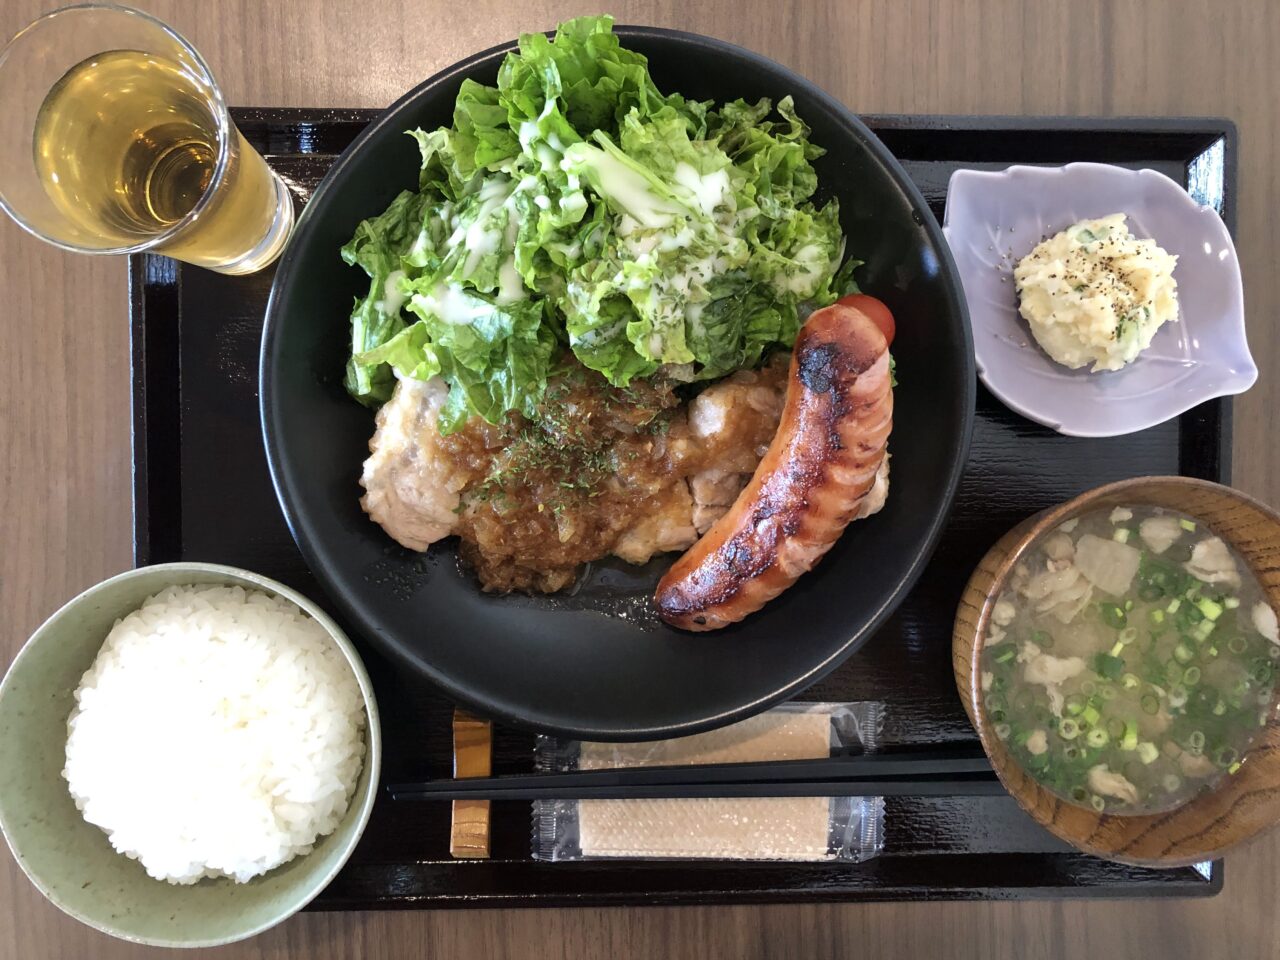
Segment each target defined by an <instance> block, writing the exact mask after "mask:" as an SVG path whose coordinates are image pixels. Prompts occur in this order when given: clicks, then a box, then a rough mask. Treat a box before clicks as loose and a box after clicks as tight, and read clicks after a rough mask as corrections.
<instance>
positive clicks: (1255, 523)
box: [951, 477, 1280, 867]
mask: <svg viewBox="0 0 1280 960" xmlns="http://www.w3.org/2000/svg"><path fill="white" fill-rule="evenodd" d="M1140 505H1150V506H1160V507H1166V508H1168V509H1171V510H1178V511H1181V512H1183V513H1187V514H1190V515H1191V516H1193V517H1196V518H1197V519H1199V520H1202V521H1204V522H1205V523H1206V524H1208V526H1209V527H1211V528H1212V530H1213V532H1214V533H1216V534H1217V535H1218V536H1220V537H1222V538H1223V539H1224V540H1226V541H1227V542H1228V543H1229V544H1231V545H1232V546H1233V547H1235V549H1236V550H1237V552H1239V554H1240V555H1241V556H1242V557H1244V559H1245V561H1246V562H1247V563H1248V565H1249V567H1250V568H1251V569H1252V571H1253V573H1254V575H1255V576H1256V577H1257V578H1258V580H1259V581H1260V582H1261V584H1262V587H1263V591H1264V593H1265V594H1266V598H1267V600H1268V602H1269V603H1270V604H1271V606H1272V608H1274V609H1278V610H1280V513H1277V512H1276V511H1274V510H1272V509H1271V508H1270V507H1268V506H1265V505H1264V504H1262V503H1259V502H1258V501H1257V500H1254V499H1253V498H1252V497H1249V496H1246V495H1245V494H1243V493H1239V492H1237V491H1235V490H1232V489H1231V488H1230V487H1224V486H1222V485H1220V484H1216V483H1209V482H1207V481H1204V480H1193V479H1190V478H1188V477H1138V478H1135V479H1132V480H1121V481H1120V482H1118V483H1111V484H1107V485H1106V486H1103V487H1098V488H1097V489H1095V490H1091V491H1089V492H1088V493H1084V494H1081V495H1080V496H1078V497H1076V498H1075V499H1074V500H1070V501H1068V502H1066V503H1064V504H1062V505H1060V506H1057V507H1053V508H1051V509H1049V510H1045V511H1043V512H1041V513H1039V514H1037V515H1035V516H1033V517H1030V518H1028V519H1027V520H1025V521H1023V522H1022V523H1021V524H1019V525H1018V526H1017V527H1015V528H1014V529H1012V530H1010V531H1009V532H1008V533H1007V534H1005V535H1004V536H1003V537H1002V538H1001V539H1000V540H999V542H997V543H996V545H995V546H993V547H992V548H991V549H990V550H989V551H988V552H987V555H986V556H985V557H983V558H982V562H981V563H979V564H978V568H977V569H976V570H975V571H974V573H973V576H972V577H971V578H970V579H969V583H968V584H967V585H966V586H965V590H964V594H963V596H962V598H961V600H960V607H959V609H958V610H957V611H956V621H955V630H954V633H953V637H952V647H951V657H952V667H953V669H954V671H955V678H956V687H957V688H958V690H959V691H960V699H961V701H962V702H963V703H964V706H965V710H966V711H967V712H968V714H969V720H970V721H971V722H972V723H973V726H974V729H975V730H977V731H978V736H979V738H980V739H981V740H982V746H983V749H985V750H986V752H987V756H988V757H989V758H990V759H991V765H992V766H993V767H994V768H995V771H996V774H997V775H998V776H999V777H1000V781H1001V783H1003V784H1004V786H1005V788H1006V789H1007V790H1008V791H1009V793H1011V794H1012V795H1013V797H1014V798H1015V799H1016V800H1017V801H1018V803H1019V804H1021V805H1022V807H1023V809H1024V810H1026V811H1027V812H1028V813H1029V814H1031V816H1032V817H1034V818H1035V819H1036V820H1038V821H1039V822H1040V823H1041V824H1043V825H1044V826H1045V827H1046V828H1048V829H1049V831H1050V832H1052V833H1053V834H1055V835H1056V836H1058V837H1060V838H1062V839H1063V840H1065V841H1066V842H1067V843H1070V844H1071V845H1073V846H1075V847H1078V848H1080V849H1081V850H1084V851H1086V852H1088V853H1092V854H1096V855H1098V856H1100V857H1107V858H1108V859H1111V860H1119V861H1121V862H1123V863H1132V864H1137V865H1140V866H1154V867H1175V866H1185V865H1187V864H1192V863H1199V862H1201V861H1204V860H1211V859H1213V858H1215V857H1217V856H1219V855H1220V854H1221V853H1222V852H1223V851H1225V850H1227V849H1228V848H1230V847H1233V846H1235V845H1236V844H1239V843H1243V842H1244V841H1246V840H1250V839H1252V838H1254V837H1256V836H1257V835H1258V834H1260V833H1261V832H1262V831H1263V830H1265V829H1266V828H1267V827H1270V826H1272V825H1273V824H1275V823H1277V822H1280V711H1277V710H1276V709H1275V704H1274V700H1273V708H1272V712H1271V718H1270V720H1269V721H1268V722H1267V725H1266V727H1264V728H1263V729H1262V731H1261V732H1260V733H1259V734H1258V737H1257V739H1256V740H1254V742H1253V744H1252V746H1251V747H1250V748H1249V750H1248V752H1247V753H1246V754H1245V758H1244V761H1243V763H1242V764H1241V767H1240V769H1239V770H1238V771H1237V772H1236V773H1235V774H1233V775H1230V776H1227V777H1224V778H1223V780H1222V781H1221V783H1219V785H1218V786H1217V787H1216V788H1215V789H1214V790H1213V791H1211V792H1209V793H1206V794H1201V795H1200V796H1198V797H1195V798H1194V799H1192V800H1190V801H1188V802H1187V803H1186V804H1184V805H1182V806H1180V807H1178V808H1176V809H1174V810H1171V811H1166V812H1164V813H1158V814H1151V815H1146V816H1132V815H1123V814H1100V813H1097V812H1096V811H1095V810H1093V808H1092V807H1081V806H1077V805H1076V804H1073V803H1069V802H1067V801H1065V800H1062V799H1060V798H1058V797H1057V796H1055V795H1054V794H1052V793H1050V792H1049V791H1048V790H1046V789H1045V788H1044V787H1042V786H1040V784H1038V783H1037V782H1036V781H1035V780H1034V779H1033V778H1032V777H1031V775H1030V774H1028V773H1026V772H1025V771H1024V770H1023V769H1022V767H1021V766H1020V765H1019V764H1018V762H1017V760H1015V759H1014V757H1013V756H1012V755H1011V754H1010V752H1009V751H1008V750H1007V749H1006V747H1005V745H1004V743H1003V742H1002V741H1001V740H1000V739H999V738H998V737H997V736H996V735H995V732H994V729H993V724H992V723H991V720H990V718H989V717H988V716H987V715H986V709H985V707H984V706H983V697H982V692H981V681H980V672H981V671H980V668H979V664H980V662H981V658H982V645H983V638H984V637H986V635H987V627H988V622H989V620H990V618H991V610H992V607H994V606H995V601H996V598H997V597H998V596H999V595H1000V594H1001V593H1002V592H1003V591H1004V588H1005V583H1006V581H1007V580H1008V578H1009V575H1010V572H1011V571H1012V570H1013V568H1014V566H1015V565H1016V564H1017V563H1018V561H1019V560H1020V559H1021V558H1022V556H1023V555H1024V554H1025V553H1026V552H1027V549H1028V548H1029V547H1030V546H1031V544H1032V543H1034V542H1035V541H1036V540H1037V539H1038V538H1039V537H1040V536H1041V535H1042V534H1044V533H1047V532H1049V531H1051V530H1053V529H1054V528H1056V527H1057V526H1059V525H1060V524H1062V523H1064V522H1065V521H1067V520H1070V519H1072V518H1073V517H1077V516H1079V515H1081V514H1083V513H1086V512H1088V511H1090V510H1094V509H1096V508H1100V507H1116V506H1140Z"/></svg>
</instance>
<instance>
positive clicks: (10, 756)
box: [0, 563, 381, 947]
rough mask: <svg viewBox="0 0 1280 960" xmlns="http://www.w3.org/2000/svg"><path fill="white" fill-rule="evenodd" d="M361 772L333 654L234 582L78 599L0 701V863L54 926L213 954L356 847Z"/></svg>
mask: <svg viewBox="0 0 1280 960" xmlns="http://www.w3.org/2000/svg"><path fill="white" fill-rule="evenodd" d="M380 760H381V737H380V733H379V727H378V708H377V703H376V702H375V700H374V694H373V687H372V685H371V684H370V682H369V677H368V674H367V673H366V672H365V669H364V666H363V664H362V663H361V662H360V657H359V655H358V654H357V653H356V651H355V648H354V647H353V646H352V644H351V641H350V640H348V639H347V637H346V636H345V635H344V634H343V632H342V630H341V629H340V628H339V627H338V626H337V625H336V624H335V623H334V622H333V621H332V620H331V619H329V617H328V616H327V615H326V614H325V613H324V612H323V611H322V610H321V609H320V608H319V607H317V606H316V605H315V604H314V603H312V602H311V601H310V600H308V599H307V598H306V597H303V596H302V595H300V594H298V593H297V592H295V591H293V590H291V589H289V588H288V587H286V586H284V585H283V584H280V583H276V582H275V581H273V580H269V579H267V578H266V577H261V576H258V575H257V574H254V573H250V572H248V571H245V570H238V569H236V568H234V567H225V566H218V565H215V564H206V563H172V564H160V565H157V566H152V567H143V568H140V569H137V570H131V571H129V572H127V573H122V574H120V575H119V576H116V577H112V578H111V579H109V580H106V581H104V582H102V583H100V584H98V585H97V586H95V587H91V588H90V589H88V590H86V591H85V592H84V593H82V594H80V596H78V597H76V598H75V599H74V600H72V601H71V602H70V603H68V604H66V605H65V606H64V607H62V609H60V610H58V611H57V612H56V613H55V614H54V615H53V616H51V617H50V618H49V619H48V620H47V621H46V622H45V623H44V624H43V625H42V626H41V627H40V629H38V630H37V631H36V632H35V634H34V635H33V636H32V637H31V639H30V640H29V641H27V643H26V645H25V646H24V647H23V648H22V650H21V651H20V652H19V653H18V656H17V658H16V659H15V660H14V662H13V664H12V665H11V666H10V668H9V671H8V673H7V674H6V675H5V677H4V681H3V683H0V770H3V771H4V773H5V775H4V777H3V778H0V829H2V830H3V832H4V836H5V839H6V840H7V841H8V843H9V847H10V849H11V850H12V851H13V854H14V856H15V858H16V859H17V861H18V864H19V865H20V866H21V867H22V869H23V870H24V871H25V872H26V874H27V876H28V877H29V878H30V879H31V881H32V882H33V883H34V884H35V885H36V886H37V887H38V888H39V889H40V891H41V892H42V893H43V894H44V895H45V896H46V897H48V898H49V899H50V900H51V901H52V902H53V903H54V904H55V905H56V906H58V907H59V908H60V909H62V910H63V911H65V912H66V913H68V914H70V915H71V916H73V917H75V918H76V919H77V920H80V921H82V922H83V923H86V924H88V925H89V926H91V927H95V928H97V929H98V930H101V931H103V932H105V933H108V934H111V935H112V936H116V937H120V938H122V939H125V940H131V941H134V942H137V943H147V944H154V945H157V946H167V947H197V946H212V945H216V944H222V943H229V942H232V941H235V940H240V939H243V938H245V937H250V936H253V935H254V934H256V933H260V932H261V931H263V930H265V929H267V928H268V927H271V926H273V925H275V924H277V923H279V922H280V921H282V920H284V919H285V918H286V917H288V916H290V915H292V914H293V913H295V912H297V911H298V910H300V909H301V908H302V907H303V906H305V905H306V904H307V903H308V902H309V901H310V900H311V899H312V898H314V897H315V896H316V895H317V894H318V893H319V892H320V891H321V890H323V889H324V887H325V886H326V885H327V884H328V883H329V881H330V880H332V879H333V877H334V875H335V874H337V872H338V870H340V869H341V868H342V865H343V864H344V863H345V862H346V860H347V858H348V857H349V856H350V854H351V852H352V850H353V849H354V848H355V845H356V843H357V841H358V840H359V838H360V834H361V832H362V831H363V830H364V827H365V824H366V823H367V822H368V819H369V814H370V811H371V810H372V808H373V802H374V798H375V794H376V791H377V784H378V773H379V765H380Z"/></svg>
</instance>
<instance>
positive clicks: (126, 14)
mask: <svg viewBox="0 0 1280 960" xmlns="http://www.w3.org/2000/svg"><path fill="white" fill-rule="evenodd" d="M0 103H3V104H4V108H5V113H6V115H7V118H8V119H7V120H6V121H5V127H6V135H5V136H4V137H3V138H0V206H3V207H4V210H5V212H6V213H8V214H9V215H10V216H11V217H13V219H14V220H16V221H17V222H18V223H19V224H20V225H21V226H22V227H24V228H25V229H27V230H28V231H30V232H31V233H33V234H35V235H36V236H38V237H40V238H41V239H43V240H47V241H48V242H49V243H52V244H54V245H56V246H59V247H62V248H63V249H64V250H72V251H76V252H79V253H138V252H140V251H143V250H150V251H154V252H157V253H163V254H166V255H168V256H171V257H176V258H178V259H179V260H185V261H186V262H188V263H194V264H197V265H198V266H202V267H208V268H209V269H211V270H217V271H219V272H221V273H233V274H239V273H251V272H253V271H255V270H260V269H261V268H263V267H265V266H267V265H268V264H269V263H271V262H272V261H273V260H275V259H276V257H278V256H279V255H280V251H281V250H282V249H284V245H285V242H286V241H287V240H288V239H289V231H290V229H291V228H292V227H293V201H292V199H291V198H290V195H289V191H288V188H287V187H286V186H285V185H284V183H283V182H282V181H281V180H280V178H279V177H278V176H277V175H276V174H275V172H274V171H272V169H271V168H270V167H268V166H267V164H266V161H264V160H263V159H262V157H260V156H259V155H258V153H257V152H256V151H255V150H254V149H253V148H252V147H251V146H249V144H248V143H246V142H245V139H244V137H243V136H242V135H241V133H240V131H239V130H237V129H236V127H235V125H234V124H233V123H232V122H231V117H230V114H228V112H227V105H226V103H225V101H224V100H223V98H222V92H221V91H220V90H219V89H218V85H217V83H216V82H215V81H214V79H213V74H212V73H211V72H210V70H209V66H208V64H206V63H205V62H204V59H203V58H202V57H201V56H200V54H199V53H197V52H196V50H195V48H194V47H192V46H191V44H189V43H187V42H186V41H185V40H184V39H182V37H180V36H179V35H178V34H177V33H176V32H174V30H173V29H172V28H170V27H168V26H167V25H165V24H164V23H161V22H160V21H159V20H157V19H155V18H154V17H151V16H149V15H148V14H145V13H142V12H141V11H139V10H132V9H130V8H128V7H121V6H116V5H114V4H84V5H79V6H72V7H63V8H62V9H60V10H55V11H53V12H52V13H49V14H46V15H45V16H43V17H41V18H40V19H39V20H36V21H35V22H34V23H32V24H31V25H30V26H28V27H27V28H26V29H25V30H23V31H22V32H21V33H19V34H18V35H17V36H16V37H14V38H13V39H12V40H11V41H10V42H9V45H8V46H7V47H5V48H4V50H3V51H0Z"/></svg>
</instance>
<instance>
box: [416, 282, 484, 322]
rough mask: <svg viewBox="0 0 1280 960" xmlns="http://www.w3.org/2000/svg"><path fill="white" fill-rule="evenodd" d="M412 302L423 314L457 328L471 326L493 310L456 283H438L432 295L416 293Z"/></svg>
mask: <svg viewBox="0 0 1280 960" xmlns="http://www.w3.org/2000/svg"><path fill="white" fill-rule="evenodd" d="M410 302H411V303H412V304H413V306H414V307H416V308H417V309H418V310H420V311H422V312H423V313H430V314H432V315H433V316H435V317H437V318H439V319H440V320H441V321H443V322H444V323H451V324H454V325H455V326H464V325H466V324H469V323H471V322H472V321H473V320H475V319H476V318H477V317H483V316H485V315H486V314H488V313H490V312H491V311H492V310H493V307H492V306H491V305H489V304H488V303H486V302H485V301H483V300H481V299H479V298H478V297H476V296H474V295H472V294H471V293H469V292H468V291H467V290H465V289H463V288H462V287H460V286H458V285H457V284H456V283H437V284H436V285H435V287H433V288H432V290H431V292H430V293H425V294H424V293H415V294H414V295H413V298H412V300H411V301H410Z"/></svg>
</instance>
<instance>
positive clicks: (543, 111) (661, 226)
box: [342, 17, 856, 433]
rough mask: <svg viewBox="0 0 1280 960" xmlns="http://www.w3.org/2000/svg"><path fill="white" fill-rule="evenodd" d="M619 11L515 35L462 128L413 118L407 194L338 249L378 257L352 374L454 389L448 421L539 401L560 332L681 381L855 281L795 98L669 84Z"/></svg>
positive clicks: (355, 259) (792, 327)
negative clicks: (414, 178)
mask: <svg viewBox="0 0 1280 960" xmlns="http://www.w3.org/2000/svg"><path fill="white" fill-rule="evenodd" d="M612 28H613V20H612V18H610V17H582V18H580V19H577V20H571V21H569V22H567V23H564V24H562V25H561V26H560V27H559V29H558V30H557V31H556V35H555V38H554V39H548V38H547V37H546V36H545V35H543V34H539V33H533V34H527V35H525V36H523V37H521V39H520V45H519V51H518V52H516V53H512V54H509V55H508V56H507V58H506V60H505V61H504V62H503V64H502V67H501V68H500V70H499V72H498V85H497V86H496V87H488V86H484V85H482V84H479V83H476V82H474V81H471V80H466V81H464V82H463V84H462V88H461V90H460V91H459V93H458V99H457V103H456V106H455V108H454V114H453V126H451V127H442V128H440V129H438V130H432V131H430V132H427V131H423V130H413V131H410V135H411V136H412V137H414V139H416V140H417V142H418V146H419V148H420V149H421V153H422V171H421V175H420V185H419V189H418V192H416V193H413V192H410V191H405V192H403V193H401V194H400V195H399V196H398V197H396V199H395V200H394V201H393V202H392V204H391V206H389V207H388V208H387V209H386V211H385V212H383V213H382V214H381V215H380V216H377V217H373V218H371V219H369V220H365V221H364V222H362V223H361V224H360V225H359V226H358V227H357V228H356V232H355V235H354V236H353V237H352V238H351V241H350V242H349V243H347V245H346V246H344V247H343V248H342V257H343V259H344V260H345V261H346V262H347V263H348V264H358V265H359V266H361V267H363V268H364V270H365V271H366V272H367V273H368V274H369V277H370V285H369V293H368V295H367V296H365V297H364V298H363V299H360V300H357V302H356V304H355V309H354V311H353V312H352V315H351V360H350V363H349V364H348V367H347V377H346V385H347V389H348V390H349V391H350V392H351V394H352V395H353V396H354V397H356V398H357V399H359V400H361V401H363V402H365V403H368V404H371V405H377V404H379V403H381V402H383V401H385V400H386V399H388V398H389V397H390V395H391V391H392V389H393V387H394V385H395V377H396V376H397V375H399V376H402V377H412V378H415V379H426V378H429V377H432V376H436V375H440V376H443V377H444V378H445V380H447V381H448V383H449V385H450V391H449V399H448V402H447V403H446V405H445V407H444V409H443V410H442V411H441V414H440V429H441V430H442V431H443V432H446V433H447V432H451V431H453V430H456V429H457V428H458V427H460V426H461V425H462V424H463V423H465V422H466V420H467V419H468V418H469V417H471V416H472V415H479V416H481V417H484V418H485V419H486V420H488V421H490V422H497V421H498V420H500V419H501V417H502V416H503V415H504V414H505V413H506V412H507V411H510V410H518V411H520V412H521V413H523V414H525V415H526V416H530V417H533V416H534V415H535V411H536V408H537V405H538V403H539V401H540V400H541V398H542V394H543V391H544V389H545V387H546V383H547V378H548V376H550V375H551V374H552V373H553V371H554V369H555V366H556V364H557V362H558V359H559V357H560V356H561V355H562V353H563V350H564V349H565V348H568V349H570V350H572V351H573V354H574V355H575V356H576V357H577V358H578V360H580V361H581V362H582V363H583V364H584V365H586V366H587V367H590V368H591V369H593V370H597V371H599V372H600V373H601V374H603V375H604V376H605V377H606V378H608V380H609V381H610V382H611V383H613V384H615V385H618V386H624V385H626V384H628V383H629V382H630V381H631V380H633V379H634V378H636V377H647V376H650V375H652V374H654V373H655V372H657V371H658V370H659V369H660V368H661V369H662V370H663V372H664V373H665V374H667V375H669V376H672V377H673V378H676V379H682V380H687V381H694V380H705V379H711V378H714V377H720V376H723V375H724V374H727V373H729V372H731V371H733V370H736V369H738V368H741V367H744V366H751V365H754V364H756V363H757V362H758V361H759V360H760V358H761V355H762V353H763V352H764V351H765V350H766V348H768V347H770V346H771V345H774V344H781V345H783V346H790V345H791V344H792V342H793V341H794V339H795V335H796V332H797V330H798V328H799V326H800V323H801V322H802V321H801V318H802V315H804V314H807V312H808V310H810V309H812V308H816V307H820V306H825V305H826V304H828V303H831V302H833V301H834V300H835V299H837V298H838V297H839V296H842V295H844V294H846V293H849V292H852V291H855V290H856V286H855V285H854V283H853V280H852V276H851V274H852V270H853V268H854V266H856V262H855V261H848V262H845V263H844V265H843V266H841V260H842V259H843V255H844V237H843V235H842V234H841V231H840V224H839V217H838V209H837V205H836V203H835V201H831V202H829V203H827V204H825V205H823V206H818V205H816V204H814V203H813V202H811V199H810V198H811V197H812V196H813V193H814V190H815V188H816V187H817V177H816V175H815V173H814V170H813V167H812V165H811V163H810V161H812V160H813V159H815V158H816V157H818V156H821V154H822V153H823V151H822V149H821V148H819V147H817V146H815V145H814V144H812V143H810V142H809V139H808V133H809V131H808V128H807V127H806V126H805V125H804V123H803V122H802V121H801V120H800V118H799V117H797V116H796V114H795V111H794V109H793V107H792V103H791V99H790V98H789V97H786V98H783V99H782V100H780V101H779V102H778V104H777V108H776V111H775V110H773V108H772V105H771V104H770V102H769V101H768V100H760V101H759V102H757V103H746V102H744V101H742V100H736V101H733V102H732V103H726V104H724V105H723V106H720V107H718V108H717V107H715V105H714V104H713V103H712V102H710V101H704V102H698V101H693V100H687V99H685V98H684V97H683V96H681V95H680V94H678V93H672V94H663V93H662V92H660V91H659V90H658V88H657V87H656V86H655V85H654V83H653V80H652V78H651V77H650V76H649V70H648V66H647V64H646V60H645V58H644V57H643V56H641V55H640V54H638V53H634V52H632V51H630V50H627V49H624V48H623V47H622V46H621V45H620V44H619V42H618V39H617V37H615V36H614V34H613V29H612Z"/></svg>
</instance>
